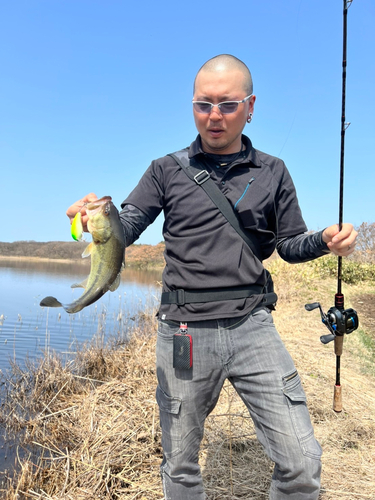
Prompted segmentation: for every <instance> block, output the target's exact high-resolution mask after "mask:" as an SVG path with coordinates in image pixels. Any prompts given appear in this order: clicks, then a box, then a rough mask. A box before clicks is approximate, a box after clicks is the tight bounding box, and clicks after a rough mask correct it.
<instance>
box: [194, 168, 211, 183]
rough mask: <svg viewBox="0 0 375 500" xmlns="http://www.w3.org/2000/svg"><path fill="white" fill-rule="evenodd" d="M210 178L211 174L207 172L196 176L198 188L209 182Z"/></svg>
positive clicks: (201, 172)
mask: <svg viewBox="0 0 375 500" xmlns="http://www.w3.org/2000/svg"><path fill="white" fill-rule="evenodd" d="M209 178H210V174H209V173H208V172H207V170H201V171H200V172H198V173H197V174H196V175H194V180H195V182H196V183H197V184H198V186H200V185H201V184H203V183H204V182H206V181H208V179H209Z"/></svg>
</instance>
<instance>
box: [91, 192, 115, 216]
mask: <svg viewBox="0 0 375 500" xmlns="http://www.w3.org/2000/svg"><path fill="white" fill-rule="evenodd" d="M110 201H112V197H111V196H103V198H100V200H95V201H90V202H89V203H88V204H87V205H86V213H87V215H88V216H89V217H92V216H93V215H95V214H97V213H98V212H100V211H101V210H102V209H103V206H105V205H106V204H107V203H109V202H110Z"/></svg>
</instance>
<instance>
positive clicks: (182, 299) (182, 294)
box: [175, 288, 186, 306]
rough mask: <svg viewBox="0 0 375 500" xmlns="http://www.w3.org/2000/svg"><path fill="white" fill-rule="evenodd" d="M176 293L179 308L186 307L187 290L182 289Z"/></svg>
mask: <svg viewBox="0 0 375 500" xmlns="http://www.w3.org/2000/svg"><path fill="white" fill-rule="evenodd" d="M175 291H176V304H177V305H178V306H184V305H185V304H186V302H185V290H183V289H182V288H179V289H177V290H175Z"/></svg>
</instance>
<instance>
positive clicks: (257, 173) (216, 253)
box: [67, 55, 357, 500]
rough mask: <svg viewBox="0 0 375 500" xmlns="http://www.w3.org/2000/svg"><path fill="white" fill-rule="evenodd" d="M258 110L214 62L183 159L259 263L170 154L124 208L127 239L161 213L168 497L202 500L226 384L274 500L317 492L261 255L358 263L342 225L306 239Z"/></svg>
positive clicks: (351, 235) (309, 441)
mask: <svg viewBox="0 0 375 500" xmlns="http://www.w3.org/2000/svg"><path fill="white" fill-rule="evenodd" d="M254 103H255V95H253V84H252V79H251V75H250V72H249V70H248V68H247V67H246V66H245V64H244V63H242V62H241V61H240V60H238V59H237V58H235V57H233V56H230V55H220V56H217V57H214V58H212V59H210V60H209V61H208V62H207V63H206V64H204V65H203V66H202V68H201V69H200V70H199V72H198V74H197V77H196V79H195V84H194V98H193V112H194V119H195V123H196V126H197V129H198V132H199V135H198V137H197V139H196V140H195V141H194V142H193V143H192V144H191V146H190V148H188V155H189V159H190V163H191V164H194V165H196V166H198V167H199V169H200V170H206V171H207V172H208V173H209V175H210V177H211V178H212V179H213V180H214V181H215V183H216V185H217V186H219V187H220V190H221V191H222V193H223V194H224V195H225V197H226V198H227V199H228V200H229V201H230V204H231V205H232V207H233V209H234V211H235V212H236V214H237V216H238V218H239V219H240V221H241V223H242V226H243V227H245V228H246V231H247V234H248V235H250V236H251V238H252V240H254V241H255V240H256V244H257V245H258V247H259V248H260V255H259V256H258V257H259V258H257V257H255V256H254V253H253V252H252V250H251V249H250V247H249V246H248V245H247V244H246V243H245V241H244V240H243V239H242V238H241V237H240V236H239V234H237V232H236V231H235V230H234V229H233V227H232V226H231V225H230V224H229V223H228V222H227V220H226V219H225V218H224V217H223V215H222V214H221V213H220V211H219V210H218V208H217V207H216V206H215V204H214V203H213V202H212V201H211V199H210V198H209V197H208V196H207V194H206V193H205V192H204V190H203V189H202V188H201V186H199V185H197V184H196V183H195V182H194V181H192V180H191V179H189V178H188V176H187V175H186V173H185V172H184V167H181V166H179V165H178V164H177V163H176V161H175V160H174V159H173V158H172V157H171V156H166V157H164V158H160V159H158V160H155V161H153V162H152V164H151V166H150V167H149V169H148V170H147V171H146V173H145V174H144V175H143V177H142V178H141V180H140V182H139V184H138V186H137V187H136V188H135V189H134V190H133V192H132V193H131V194H130V195H129V196H128V198H127V199H126V200H125V201H124V202H123V204H122V207H123V210H122V212H121V214H120V217H121V220H122V222H123V225H124V231H125V235H126V241H127V245H130V244H131V243H133V242H134V241H135V240H136V239H137V238H138V237H139V235H140V234H141V232H142V231H143V230H144V229H145V228H146V227H147V226H148V225H149V224H150V223H151V222H153V221H154V220H155V218H156V217H157V215H158V214H159V213H160V212H161V210H163V211H164V215H165V223H164V227H163V234H164V239H165V244H166V250H165V259H166V267H165V270H164V273H163V294H162V301H161V306H160V310H159V329H158V340H157V348H156V350H157V352H156V356H157V376H158V387H157V392H156V397H157V401H158V404H159V408H160V421H161V427H162V445H163V452H164V459H163V463H162V465H161V475H162V482H163V488H164V495H165V499H166V500H193V499H194V500H202V499H204V498H205V494H204V489H203V484H202V478H201V474H200V468H199V465H198V452H199V446H200V442H201V439H202V436H203V427H204V422H205V419H206V417H207V415H208V414H209V413H210V412H211V411H212V410H213V408H214V406H215V404H216V402H217V400H218V397H219V394H220V390H221V388H222V386H223V383H224V381H225V379H227V378H228V379H229V380H230V382H231V383H232V384H233V386H234V387H235V389H236V391H237V392H238V393H239V395H240V396H241V398H242V400H243V401H244V404H245V405H246V406H247V408H248V410H249V412H250V414H251V416H252V418H253V421H254V424H255V428H256V432H257V436H258V439H259V440H260V442H261V443H262V444H263V446H264V448H265V450H266V452H267V454H268V456H269V457H270V458H271V459H272V460H273V461H274V462H275V469H274V474H273V476H272V483H271V488H270V498H271V499H273V500H276V499H277V500H282V499H284V498H288V499H295V500H312V499H317V498H318V494H319V486H320V470H321V463H320V456H321V448H320V446H319V444H318V442H317V441H316V440H315V438H314V434H313V429H312V426H311V422H310V417H309V414H308V410H307V407H306V398H305V394H304V391H303V389H302V386H301V382H300V379H299V375H298V373H297V371H296V369H295V366H294V364H293V361H292V359H291V357H290V355H289V354H288V352H287V351H286V349H285V347H284V345H283V343H282V341H281V339H280V337H279V335H278V333H277V331H276V329H275V327H274V325H273V321H272V314H271V309H272V308H273V302H275V296H274V294H272V293H269V290H270V289H271V288H270V286H269V283H266V276H265V272H264V268H263V266H262V264H261V260H263V259H265V258H267V257H269V256H270V255H271V254H272V252H273V251H274V249H275V248H276V247H277V249H278V252H279V254H280V255H281V257H282V258H284V259H285V260H287V261H288V262H303V261H306V260H311V259H314V258H317V257H319V256H322V255H324V254H325V253H328V252H329V251H332V252H333V253H335V254H336V255H341V256H345V255H349V254H350V253H351V252H352V251H353V248H354V245H355V239H356V236H357V233H356V232H355V231H354V229H353V227H352V225H350V224H344V225H343V226H342V229H341V231H339V228H338V226H337V225H333V226H330V227H328V228H326V229H325V230H324V231H320V232H318V233H315V234H309V235H307V234H304V233H305V232H306V229H307V228H306V226H305V223H304V221H303V219H302V216H301V212H300V209H299V205H298V200H297V197H296V194H295V189H294V186H293V182H292V180H291V178H290V175H289V173H288V171H287V169H286V167H285V165H284V163H283V162H282V161H281V160H279V159H277V158H274V157H271V156H269V155H266V154H265V153H262V152H260V151H258V150H255V149H254V148H253V146H252V144H251V141H250V139H249V138H248V137H246V136H244V135H242V131H243V129H244V127H245V125H246V122H250V121H251V118H252V115H253V112H254ZM185 156H187V152H185ZM95 198H96V196H95V195H93V194H90V195H87V196H86V197H84V198H83V199H82V200H80V201H78V202H76V203H75V204H74V205H72V206H71V207H70V208H69V209H68V211H67V215H68V216H69V217H70V219H72V218H73V217H74V215H75V214H76V213H77V211H78V210H79V209H81V208H82V206H83V205H84V203H85V202H87V201H90V200H94V199H95ZM81 213H82V214H83V215H84V214H85V211H84V209H83V210H82V212H81ZM86 221H87V217H85V216H83V222H84V223H85V222H86ZM177 290H178V292H177ZM223 291H224V295H223V296H221V295H220V293H222V292H223ZM189 292H190V295H189ZM212 292H213V295H210V296H209V297H208V298H207V295H206V294H207V293H209V294H210V293H212ZM217 292H218V293H217ZM267 292H268V293H267ZM242 293H243V295H241V294H242ZM215 294H216V295H215ZM221 297H224V298H221ZM270 297H271V299H269V298H270ZM186 329H187V330H186ZM186 332H187V333H188V334H189V335H190V336H191V338H192V366H191V367H189V366H188V367H187V368H174V356H175V358H177V357H178V354H179V352H177V351H176V349H177V348H176V347H175V352H174V342H176V343H178V342H179V341H180V340H181V339H178V337H179V335H178V334H180V333H181V334H184V333H186ZM176 334H177V335H176ZM176 345H177V344H176ZM180 347H181V346H180ZM181 352H182V351H181ZM189 361H190V360H189ZM176 363H178V361H177V362H176ZM249 466H251V465H250V464H249Z"/></svg>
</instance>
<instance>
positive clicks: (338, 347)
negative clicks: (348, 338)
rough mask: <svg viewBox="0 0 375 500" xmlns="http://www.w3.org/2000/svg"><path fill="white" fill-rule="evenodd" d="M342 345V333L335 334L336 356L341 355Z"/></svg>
mask: <svg viewBox="0 0 375 500" xmlns="http://www.w3.org/2000/svg"><path fill="white" fill-rule="evenodd" d="M343 345H344V335H336V336H335V354H336V356H341V355H342V349H343Z"/></svg>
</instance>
